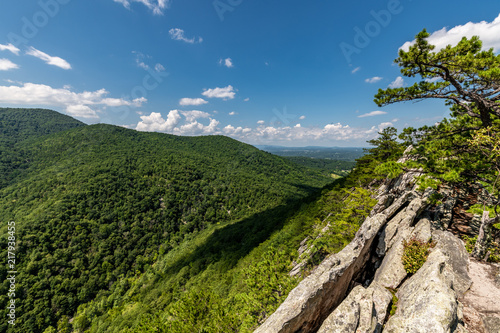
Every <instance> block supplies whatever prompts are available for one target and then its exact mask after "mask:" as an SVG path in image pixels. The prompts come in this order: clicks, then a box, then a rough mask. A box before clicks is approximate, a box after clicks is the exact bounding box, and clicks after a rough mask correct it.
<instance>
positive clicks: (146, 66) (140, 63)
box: [137, 60, 149, 71]
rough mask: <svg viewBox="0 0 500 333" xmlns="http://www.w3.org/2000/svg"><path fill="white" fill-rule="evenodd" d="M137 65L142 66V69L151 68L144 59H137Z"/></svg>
mask: <svg viewBox="0 0 500 333" xmlns="http://www.w3.org/2000/svg"><path fill="white" fill-rule="evenodd" d="M137 66H139V67H140V68H142V69H144V70H146V71H147V70H148V69H149V66H148V65H146V64H145V63H144V62H143V61H139V60H137Z"/></svg>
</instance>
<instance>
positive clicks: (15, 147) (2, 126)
mask: <svg viewBox="0 0 500 333" xmlns="http://www.w3.org/2000/svg"><path fill="white" fill-rule="evenodd" d="M84 125H85V124H84V123H82V122H80V121H78V120H76V119H73V118H71V117H69V116H65V115H62V114H60V113H57V112H55V111H50V110H45V109H11V108H0V174H1V175H2V177H1V178H0V188H1V187H4V186H5V185H7V184H8V182H9V181H10V180H11V179H12V178H14V177H16V175H18V174H19V173H20V172H22V170H24V169H25V168H26V167H27V165H28V164H29V160H30V157H29V155H30V152H29V151H24V150H22V149H21V148H20V143H22V142H23V141H25V140H34V139H37V138H39V137H41V136H44V135H49V134H52V133H57V132H60V131H65V130H68V129H71V128H75V127H79V126H84Z"/></svg>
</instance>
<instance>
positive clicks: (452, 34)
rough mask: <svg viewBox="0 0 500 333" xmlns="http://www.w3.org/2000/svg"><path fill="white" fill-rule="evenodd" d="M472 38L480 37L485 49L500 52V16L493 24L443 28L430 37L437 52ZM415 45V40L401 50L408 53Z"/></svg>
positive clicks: (482, 22)
mask: <svg viewBox="0 0 500 333" xmlns="http://www.w3.org/2000/svg"><path fill="white" fill-rule="evenodd" d="M464 36H465V37H467V38H471V37H472V36H479V38H480V39H481V40H482V41H483V48H484V49H489V48H493V49H494V50H495V52H499V51H500V14H499V15H498V16H497V17H496V18H495V19H494V20H493V22H486V21H481V22H477V23H473V22H468V23H466V24H464V25H457V26H456V27H453V28H451V29H449V30H448V29H447V28H446V27H445V28H442V29H440V30H438V31H435V32H433V33H432V34H431V35H430V36H429V39H428V40H429V43H430V44H433V45H436V49H435V51H439V50H440V49H442V48H444V47H446V46H447V45H450V44H451V45H456V44H457V43H458V42H459V41H460V40H461V39H462V37H464ZM414 43H415V40H413V41H411V42H406V43H404V44H403V46H401V49H403V50H405V51H408V50H409V48H410V46H411V45H413V44H414Z"/></svg>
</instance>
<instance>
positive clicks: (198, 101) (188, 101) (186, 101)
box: [179, 97, 208, 106]
mask: <svg viewBox="0 0 500 333" xmlns="http://www.w3.org/2000/svg"><path fill="white" fill-rule="evenodd" d="M207 103H208V102H207V101H205V100H204V99H203V98H187V97H186V98H181V100H180V101H179V105H182V106H187V105H203V104H207Z"/></svg>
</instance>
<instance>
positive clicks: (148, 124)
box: [136, 110, 221, 135]
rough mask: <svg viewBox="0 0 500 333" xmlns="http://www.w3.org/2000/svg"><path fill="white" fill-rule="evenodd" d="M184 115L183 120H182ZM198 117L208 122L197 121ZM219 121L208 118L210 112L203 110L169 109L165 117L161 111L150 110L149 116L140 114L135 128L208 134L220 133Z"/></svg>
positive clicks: (185, 133) (173, 132) (181, 133)
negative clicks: (205, 123) (139, 119)
mask: <svg viewBox="0 0 500 333" xmlns="http://www.w3.org/2000/svg"><path fill="white" fill-rule="evenodd" d="M182 116H184V118H185V119H184V120H185V121H184V122H183V123H181V121H182ZM200 118H208V119H209V120H208V124H207V125H204V124H202V123H200V122H199V121H198V119H200ZM218 126H219V121H217V120H216V119H213V118H210V114H208V113H206V112H203V111H197V110H193V111H179V110H171V111H170V112H169V113H168V115H167V119H164V118H163V117H162V115H161V113H158V112H152V113H151V114H150V115H149V116H141V121H140V122H139V123H138V124H137V126H136V129H137V130H139V131H149V132H153V131H155V132H167V133H172V134H176V135H210V134H221V131H220V130H219V129H218Z"/></svg>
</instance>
